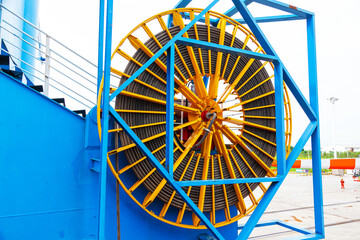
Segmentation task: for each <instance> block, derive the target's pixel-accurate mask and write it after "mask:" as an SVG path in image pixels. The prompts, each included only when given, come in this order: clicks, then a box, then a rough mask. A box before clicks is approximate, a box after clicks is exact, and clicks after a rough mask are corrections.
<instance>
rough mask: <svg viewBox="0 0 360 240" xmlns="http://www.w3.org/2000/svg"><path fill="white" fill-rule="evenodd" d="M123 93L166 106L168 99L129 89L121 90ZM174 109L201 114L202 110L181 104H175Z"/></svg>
mask: <svg viewBox="0 0 360 240" xmlns="http://www.w3.org/2000/svg"><path fill="white" fill-rule="evenodd" d="M120 94H121V95H124V96H128V97H132V98H137V99H140V100H144V101H148V102H152V103H157V104H161V105H165V106H166V101H165V100H160V99H157V98H152V97H148V96H144V95H141V94H137V93H133V92H128V91H124V90H123V91H121V92H120ZM174 109H176V110H179V111H184V112H190V113H195V114H200V110H199V109H196V108H192V107H187V106H183V105H180V104H176V103H175V104H174Z"/></svg>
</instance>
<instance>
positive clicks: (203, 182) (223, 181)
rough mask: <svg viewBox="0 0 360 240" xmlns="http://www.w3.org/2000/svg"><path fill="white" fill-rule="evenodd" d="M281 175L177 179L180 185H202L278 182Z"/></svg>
mask: <svg viewBox="0 0 360 240" xmlns="http://www.w3.org/2000/svg"><path fill="white" fill-rule="evenodd" d="M281 179H282V178H281V177H274V178H270V177H264V178H236V179H214V180H193V181H178V182H176V183H177V184H178V185H179V186H180V187H189V186H204V185H223V184H241V183H259V182H279V181H280V180H281Z"/></svg>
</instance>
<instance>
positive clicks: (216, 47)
mask: <svg viewBox="0 0 360 240" xmlns="http://www.w3.org/2000/svg"><path fill="white" fill-rule="evenodd" d="M176 43H177V44H181V45H186V46H192V47H197V48H201V49H207V50H212V51H216V52H223V53H228V54H232V55H236V56H245V57H249V58H255V59H259V60H264V61H269V62H272V61H274V60H276V59H277V57H275V56H272V55H268V54H262V53H256V52H252V51H247V50H242V49H239V48H232V47H229V46H225V45H220V44H216V43H209V42H205V41H200V40H195V39H191V38H184V37H181V38H179V40H177V41H176Z"/></svg>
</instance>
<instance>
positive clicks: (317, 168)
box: [99, 0, 324, 240]
mask: <svg viewBox="0 0 360 240" xmlns="http://www.w3.org/2000/svg"><path fill="white" fill-rule="evenodd" d="M218 1H219V0H213V1H212V3H211V4H210V5H209V6H207V7H206V8H205V9H204V10H203V11H202V12H201V13H200V14H198V15H197V16H196V17H195V19H194V20H192V21H191V22H190V23H189V24H188V25H186V27H185V28H184V29H182V30H181V31H180V32H179V33H178V34H177V35H176V36H174V37H173V38H172V39H171V40H170V41H169V42H168V43H167V44H166V45H165V46H164V47H163V48H162V49H160V50H159V51H158V52H157V53H156V54H155V55H154V56H153V57H152V58H150V59H149V60H148V61H147V62H146V63H145V64H144V65H143V66H142V67H141V68H140V69H139V70H137V71H136V72H135V73H134V74H133V75H132V76H131V77H130V78H129V79H127V80H126V81H125V82H124V83H123V84H122V85H121V86H120V87H119V88H118V89H117V90H116V91H115V92H114V93H112V94H111V96H110V92H109V85H110V56H111V34H112V29H111V27H112V7H113V0H107V4H106V5H107V12H106V40H105V61H104V66H105V67H104V89H103V93H102V96H103V99H102V109H103V117H102V123H101V126H102V135H101V173H100V178H101V181H100V201H99V239H105V192H106V162H107V141H108V127H109V126H108V122H109V115H110V114H111V116H112V117H113V118H114V120H115V121H116V122H117V123H118V124H119V125H120V126H121V128H122V129H123V130H124V131H125V132H126V133H127V134H128V135H129V137H130V138H131V139H132V140H133V141H134V143H135V144H136V145H137V146H138V148H139V149H140V150H141V151H142V152H143V153H144V155H145V156H146V157H147V158H148V159H149V160H150V162H151V163H152V164H153V166H154V167H155V168H156V169H157V171H158V172H159V173H160V174H161V175H162V177H164V178H165V179H166V180H167V182H168V183H169V184H170V185H171V186H172V187H173V189H174V190H175V191H176V192H177V193H178V194H179V196H181V197H182V198H183V200H184V201H185V202H186V203H187V204H188V206H189V207H190V208H191V209H192V211H193V212H194V213H195V214H196V215H197V216H198V217H199V219H200V220H201V221H202V222H203V223H204V225H205V226H206V227H207V228H208V229H209V231H210V232H211V233H212V234H213V235H214V237H215V238H217V239H224V238H223V237H222V236H221V234H220V233H219V231H218V230H217V229H216V228H215V227H214V226H213V225H212V224H211V222H210V221H209V219H208V218H207V217H206V216H205V215H204V214H203V213H202V212H201V211H200V210H199V208H198V207H197V205H196V204H195V203H194V202H193V201H192V200H191V199H190V198H189V196H187V195H186V193H185V192H184V191H183V190H182V188H181V187H184V186H199V185H217V184H233V183H252V182H271V185H270V187H269V189H268V190H267V192H266V193H265V195H264V196H263V198H262V200H261V201H260V202H259V204H258V206H257V207H256V208H255V210H254V212H253V213H252V215H251V217H250V218H249V220H248V221H247V223H246V224H245V225H244V226H243V227H241V229H242V230H241V232H240V234H239V235H238V237H237V238H236V240H243V239H248V237H249V236H250V234H251V232H252V230H253V229H254V228H255V227H259V226H265V225H274V224H278V225H281V226H284V227H287V228H289V229H291V230H294V231H297V232H300V233H303V234H305V236H303V237H301V238H298V239H305V238H306V239H322V238H324V217H323V196H322V179H321V155H320V138H319V136H320V134H319V131H320V130H319V110H318V88H317V85H318V84H317V66H316V45H315V22H314V14H313V13H311V12H308V11H306V10H303V9H300V8H297V7H294V6H291V5H288V4H284V3H281V2H278V1H275V0H232V1H233V3H234V7H232V8H231V9H229V10H228V11H227V12H225V13H224V14H225V15H227V16H232V15H234V14H235V13H236V12H239V13H240V14H241V15H242V17H243V19H240V20H239V22H242V23H245V24H247V25H248V27H249V28H250V30H251V31H252V32H253V34H254V35H255V37H256V38H257V40H258V42H259V43H260V45H261V46H262V47H263V49H264V50H265V52H266V54H260V53H254V52H250V51H246V50H239V49H235V48H230V47H226V46H222V45H218V44H212V43H208V42H202V41H198V40H193V39H187V38H183V37H182V35H183V34H184V33H185V32H186V31H187V30H188V29H189V28H190V27H191V26H193V25H194V24H195V23H196V22H198V21H202V20H203V19H204V17H203V16H204V15H205V13H206V12H208V11H209V10H210V9H211V8H212V7H213V6H214V5H215V4H216V3H217V2H218ZM101 2H102V3H101V4H104V2H105V0H101ZM190 2H191V0H181V1H180V2H179V3H178V4H177V5H176V6H177V7H186V6H187V5H188V4H189V3H190ZM252 2H257V3H260V4H262V5H265V6H269V7H273V8H276V9H279V10H282V11H285V12H288V13H290V14H291V15H282V16H272V17H261V18H254V17H252V15H251V14H250V12H249V10H248V8H247V5H249V4H250V3H252ZM100 6H104V5H100ZM104 15H105V14H104V13H103V14H101V10H100V31H99V63H100V62H101V63H103V52H102V48H101V47H100V46H103V44H104V42H103V41H104V36H103V35H102V34H103V33H102V31H103V30H102V26H104V18H103V17H102V16H104ZM184 17H186V16H184ZM298 19H306V21H307V45H308V69H309V89H310V90H309V92H310V103H309V102H308V101H307V100H306V98H305V97H304V96H303V94H302V93H301V91H300V89H299V88H298V87H297V85H296V83H295V81H294V80H293V79H292V77H291V75H290V73H289V72H288V71H287V70H286V68H285V66H284V64H283V63H282V62H281V60H280V58H279V57H278V55H277V54H276V52H275V51H274V49H273V48H272V46H271V45H270V43H269V42H268V40H267V39H266V37H265V35H264V34H263V32H262V31H261V29H260V27H259V26H258V23H260V22H277V21H287V20H298ZM170 22H171V21H170ZM212 24H214V25H216V24H217V22H216V21H213V22H212ZM175 43H176V44H182V45H188V46H196V47H200V48H203V49H211V50H215V51H221V52H225V53H230V54H235V55H242V56H247V57H252V58H255V59H260V60H266V61H271V62H273V64H274V67H275V114H276V129H277V131H276V144H277V163H278V175H277V177H274V178H248V179H225V180H198V181H175V180H174V179H173V175H172V173H173V170H172V169H173V155H172V153H173V149H172V148H173V144H172V141H173V134H174V133H173V124H170V123H172V122H173V117H174V116H173V111H174V110H173V109H174V102H173V99H174V91H173V90H172V89H173V88H174V64H173V62H174V44H175ZM165 51H167V52H168V55H167V63H168V66H167V67H168V72H167V82H168V84H167V99H166V100H167V105H166V116H167V124H166V163H165V168H164V167H163V166H162V165H161V164H160V163H159V161H158V160H157V159H156V158H155V157H154V155H153V154H152V153H151V151H150V150H149V149H148V148H147V147H146V146H145V144H144V143H143V142H142V141H141V140H140V139H139V137H138V136H137V135H136V134H135V133H134V132H133V131H132V130H131V129H130V127H129V126H128V125H127V124H126V122H125V121H124V120H123V119H122V118H121V117H120V116H119V115H118V114H117V113H116V111H115V109H114V108H113V107H112V106H110V104H109V103H110V101H111V100H113V99H114V98H115V97H116V96H117V95H118V94H119V93H120V92H121V91H122V90H124V89H125V88H126V87H127V86H128V85H129V84H130V83H131V82H132V81H133V80H134V79H135V78H137V77H138V76H139V75H140V74H141V73H142V72H143V71H144V70H145V69H146V68H147V67H149V66H150V64H152V63H153V62H154V61H155V60H156V59H157V58H158V57H159V56H160V55H161V54H163V53H164V52H165ZM99 65H100V64H99ZM101 71H102V69H99V73H100V72H101ZM101 78H102V74H99V82H100V81H101ZM284 83H285V84H286V85H287V86H288V88H289V90H290V91H291V92H292V94H293V95H294V97H295V99H296V100H297V101H298V103H299V105H300V106H301V107H302V109H303V110H304V112H305V114H306V115H307V116H308V118H309V120H310V123H309V125H308V126H307V128H306V129H305V131H304V132H303V134H302V136H301V137H300V139H299V140H298V142H297V143H296V145H295V147H294V149H293V150H292V151H291V153H290V154H289V156H288V157H287V158H286V154H285V133H284V120H283V119H284V107H283V106H284V98H283V84H284ZM310 137H311V143H312V159H313V193H314V215H315V232H314V233H313V232H310V231H308V230H305V229H301V228H297V227H295V226H292V225H289V224H287V223H284V222H281V221H278V220H275V221H272V222H268V223H263V224H258V221H259V219H260V217H261V216H262V214H263V213H264V211H265V209H266V207H267V206H268V205H269V203H270V201H271V200H272V198H273V197H274V195H275V193H276V192H277V190H278V189H279V187H280V186H281V184H282V182H283V181H284V179H285V177H286V175H287V174H288V172H289V171H290V168H291V167H292V165H293V164H294V162H295V160H296V158H297V157H298V155H299V154H300V152H301V149H302V148H303V147H304V145H305V144H306V142H307V141H308V140H309V139H310Z"/></svg>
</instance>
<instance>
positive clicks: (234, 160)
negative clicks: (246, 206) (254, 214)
mask: <svg viewBox="0 0 360 240" xmlns="http://www.w3.org/2000/svg"><path fill="white" fill-rule="evenodd" d="M228 153H229V155H230V157H231V159H232V160H233V162H234V164H235V166H236V169H237V170H238V171H239V173H240V175H241V177H242V178H245V176H244V174H243V172H242V171H241V168H240V166H239V164H238V163H237V161H236V159H235V157H234V154H233V153H232V152H231V150H230V149H228ZM245 186H246V188H247V189H248V191H249V193H250V195H249V197H250V200H251V202H252V203H253V204H256V198H255V197H254V194H253V192H252V190H251V188H250V186H249V184H248V183H245Z"/></svg>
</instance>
